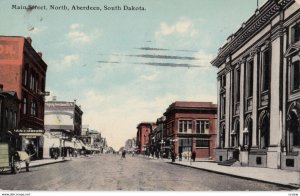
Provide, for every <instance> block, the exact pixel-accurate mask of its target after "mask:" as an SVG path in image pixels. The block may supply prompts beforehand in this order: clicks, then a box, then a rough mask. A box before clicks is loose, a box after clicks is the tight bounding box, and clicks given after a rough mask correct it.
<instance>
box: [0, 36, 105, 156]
mask: <svg viewBox="0 0 300 196" xmlns="http://www.w3.org/2000/svg"><path fill="white" fill-rule="evenodd" d="M0 47H1V49H2V50H0V142H1V143H8V144H9V148H10V149H9V153H13V152H14V151H27V152H28V153H29V154H31V158H32V159H42V158H49V157H54V156H76V155H78V154H83V153H84V154H86V153H99V152H100V151H101V149H102V150H103V144H105V145H106V142H103V138H101V134H100V133H98V132H94V133H89V134H88V135H84V136H82V133H81V132H82V114H83V112H82V110H81V108H80V107H79V106H78V105H77V104H76V102H75V101H73V102H68V101H56V98H55V97H54V98H53V100H52V101H48V102H45V98H46V96H49V92H47V91H45V86H46V83H45V81H46V71H47V64H46V63H45V62H44V61H43V59H42V53H40V52H36V50H35V49H34V48H33V47H32V40H31V38H30V37H27V38H25V37H20V36H0ZM99 136H100V137H99ZM86 138H94V139H95V140H93V139H92V140H91V139H90V140H88V141H86V140H85V139H86ZM104 140H105V139H104Z"/></svg>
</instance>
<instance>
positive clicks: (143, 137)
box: [136, 122, 156, 153]
mask: <svg viewBox="0 0 300 196" xmlns="http://www.w3.org/2000/svg"><path fill="white" fill-rule="evenodd" d="M155 126H156V124H155V123H154V122H141V123H140V124H138V126H137V134H136V146H137V150H138V152H137V153H147V145H149V134H150V133H151V131H152V130H153V129H154V128H155ZM148 150H149V149H148Z"/></svg>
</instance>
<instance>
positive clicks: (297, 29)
mask: <svg viewBox="0 0 300 196" xmlns="http://www.w3.org/2000/svg"><path fill="white" fill-rule="evenodd" d="M299 40H300V23H298V24H296V25H295V26H293V27H292V29H291V43H292V44H293V43H296V42H297V41H299Z"/></svg>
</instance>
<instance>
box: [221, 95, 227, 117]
mask: <svg viewBox="0 0 300 196" xmlns="http://www.w3.org/2000/svg"><path fill="white" fill-rule="evenodd" d="M220 98H221V100H220V101H221V104H220V110H221V113H220V118H221V119H223V118H225V114H226V95H225V94H222V95H221V97H220Z"/></svg>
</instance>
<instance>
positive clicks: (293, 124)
mask: <svg viewBox="0 0 300 196" xmlns="http://www.w3.org/2000/svg"><path fill="white" fill-rule="evenodd" d="M287 139H288V141H287V144H288V151H289V152H290V151H293V148H294V147H299V148H300V130H299V121H298V117H297V114H296V112H295V111H291V112H290V119H289V120H288V136H287Z"/></svg>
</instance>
